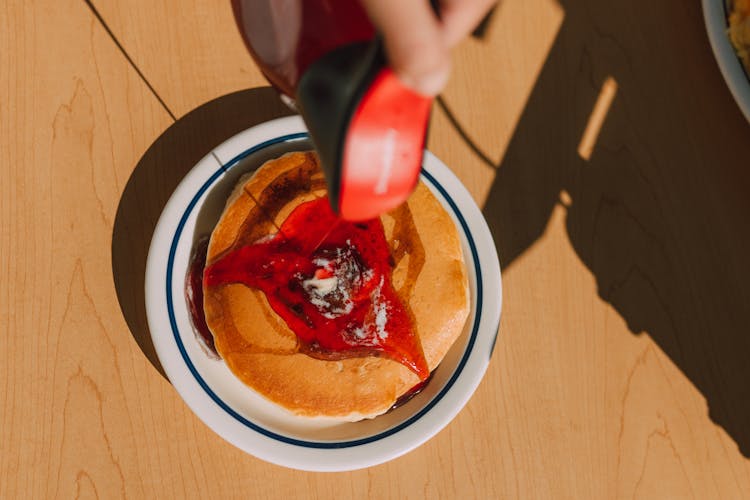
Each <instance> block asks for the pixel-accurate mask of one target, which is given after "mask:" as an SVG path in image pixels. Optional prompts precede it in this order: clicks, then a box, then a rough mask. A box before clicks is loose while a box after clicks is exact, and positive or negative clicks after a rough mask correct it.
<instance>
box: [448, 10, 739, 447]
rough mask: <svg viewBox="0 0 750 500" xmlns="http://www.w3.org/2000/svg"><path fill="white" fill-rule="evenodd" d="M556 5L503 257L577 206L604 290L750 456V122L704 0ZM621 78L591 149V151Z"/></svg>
mask: <svg viewBox="0 0 750 500" xmlns="http://www.w3.org/2000/svg"><path fill="white" fill-rule="evenodd" d="M559 3H560V5H561V7H562V8H563V9H564V11H565V18H564V22H563V24H562V26H561V28H560V31H559V32H558V35H557V38H556V40H555V43H554V46H553V47H552V49H551V51H550V53H549V55H548V58H547V60H546V62H545V64H544V67H543V69H542V72H541V73H540V76H539V78H538V80H537V82H536V84H535V87H534V89H533V91H532V94H531V96H530V98H529V100H528V103H527V105H526V107H525V109H524V112H523V115H522V117H521V119H520V121H519V123H518V125H517V128H516V130H515V132H514V135H513V138H512V140H511V142H510V144H509V147H508V149H507V152H506V154H505V157H504V158H503V159H502V161H501V164H500V165H499V166H498V173H497V176H496V179H495V181H494V182H493V185H492V187H491V190H490V193H489V198H488V199H487V202H486V205H485V207H484V214H485V216H486V218H487V220H488V222H489V224H490V227H491V229H492V231H493V234H494V236H495V241H496V244H497V247H498V252H499V255H500V257H501V260H502V264H503V266H504V267H505V268H507V267H508V266H510V265H512V263H513V261H514V260H515V259H516V258H517V257H518V256H519V255H520V254H521V253H523V252H524V251H525V250H526V249H528V248H529V247H530V246H531V245H532V244H533V243H534V241H536V240H537V239H538V238H539V237H540V236H541V235H542V233H543V232H544V230H545V228H546V226H547V223H548V221H549V217H550V213H551V211H552V209H553V208H554V206H555V205H556V204H558V203H561V204H562V205H563V206H565V210H566V212H567V215H566V225H567V231H568V235H569V238H570V241H571V243H572V246H573V247H574V248H575V251H576V252H577V254H578V256H579V257H580V259H581V260H582V262H583V263H584V264H585V265H586V266H587V267H588V268H589V269H590V270H591V272H592V273H593V274H594V275H595V277H596V282H597V286H598V293H599V295H600V296H601V298H602V299H603V300H605V301H607V302H608V303H610V304H611V305H612V306H613V307H614V308H615V309H616V310H617V311H618V313H619V314H620V315H621V316H622V317H623V318H624V319H625V321H626V322H627V325H628V327H629V329H630V330H631V331H632V332H633V333H634V334H639V333H641V332H647V333H648V335H649V336H650V337H652V338H653V339H654V341H655V342H656V343H657V344H658V345H659V346H660V348H661V349H662V350H663V351H664V352H665V353H666V354H667V355H668V356H669V357H670V358H671V359H672V361H673V362H674V363H675V364H676V365H677V366H678V367H679V368H680V369H681V370H682V371H683V372H684V373H685V375H686V376H687V377H688V378H689V379H690V380H691V381H692V383H693V384H694V385H695V386H696V387H697V388H698V389H699V390H700V391H701V393H702V394H703V395H704V396H705V398H706V400H707V403H708V408H709V414H710V417H711V418H712V419H713V421H714V422H715V423H717V424H718V425H720V426H722V427H723V428H724V429H725V430H726V432H727V433H728V434H729V435H730V436H731V437H732V439H734V441H735V442H736V443H737V444H738V446H739V449H740V451H741V453H742V454H743V455H745V456H746V457H748V456H750V425H748V424H750V362H748V357H749V356H750V307H749V306H748V304H750V292H749V290H750V287H749V284H750V127H749V126H748V123H747V122H746V121H745V119H744V118H743V117H742V115H741V113H740V111H739V110H738V109H737V106H736V105H735V103H734V102H733V100H732V98H731V96H730V94H729V92H728V90H727V88H726V86H725V84H724V82H723V81H722V79H721V76H720V74H719V71H718V68H717V66H716V63H715V61H714V60H713V57H712V55H711V50H710V46H709V44H708V40H707V38H706V35H705V28H704V25H703V19H702V14H701V9H700V2H683V1H681V0H665V1H663V2H652V1H650V0H636V1H633V0H617V1H610V2H599V1H598V0H560V2H559ZM498 71H502V69H501V68H500V69H498ZM605 82H607V83H605ZM613 82H614V85H613ZM615 87H616V91H615V92H614V100H613V101H612V103H611V107H609V110H608V113H607V112H606V109H605V114H606V117H605V118H604V122H603V126H602V127H601V131H600V133H599V134H598V140H597V141H596V142H595V144H594V148H593V152H592V153H591V155H590V156H589V155H588V154H587V153H586V152H585V150H586V148H585V147H583V153H579V152H578V150H579V149H581V146H582V143H581V139H582V137H583V136H584V135H585V134H584V131H585V130H587V128H589V122H590V115H591V114H592V110H593V109H594V108H595V107H596V106H595V103H597V101H599V102H600V104H601V103H602V102H603V103H604V108H606V107H607V106H606V102H607V97H608V96H609V97H612V90H613V88H615ZM604 94H608V95H604ZM448 104H449V103H448ZM448 108H449V106H448ZM600 109H601V106H600ZM456 120H458V118H456ZM461 121H463V122H464V123H469V122H470V119H469V118H468V117H466V118H464V119H463V120H461ZM594 122H595V120H594ZM595 128H596V127H594V129H595ZM590 131H591V130H590ZM463 134H464V135H465V136H466V137H465V139H470V135H471V134H470V133H469V132H467V131H463ZM472 147H476V145H474V146H472ZM475 153H476V151H475ZM480 153H481V150H480ZM482 155H483V154H481V155H480V157H481V156H482ZM483 156H484V157H485V158H486V156H487V155H483ZM585 156H588V160H586V159H584V157H585ZM538 306H539V307H540V308H541V307H543V304H539V305H538Z"/></svg>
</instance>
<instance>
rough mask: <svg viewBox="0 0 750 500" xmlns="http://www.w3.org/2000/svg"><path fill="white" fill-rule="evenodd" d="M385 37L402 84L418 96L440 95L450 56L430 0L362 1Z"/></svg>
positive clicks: (387, 51) (393, 64)
mask: <svg viewBox="0 0 750 500" xmlns="http://www.w3.org/2000/svg"><path fill="white" fill-rule="evenodd" d="M362 5H363V6H364V8H365V10H366V11H367V14H368V15H369V16H370V19H371V20H372V22H373V23H374V24H375V26H376V27H377V29H378V31H380V32H381V33H382V34H383V38H384V44H385V51H386V55H387V57H388V63H389V64H390V66H391V68H392V69H393V71H394V72H395V73H396V75H397V76H398V78H399V80H401V82H403V83H404V84H405V85H406V86H407V87H410V88H411V89H413V90H415V91H416V92H418V93H420V94H423V95H426V96H434V95H437V94H439V93H440V91H441V90H442V89H443V87H445V84H446V83H447V81H448V75H449V73H450V53H449V51H448V47H447V46H446V43H445V41H444V36H443V34H442V28H441V24H440V20H439V19H438V18H437V16H436V15H435V13H434V12H433V10H432V7H430V4H429V2H428V1H426V0H409V1H407V2H404V1H402V0H362Z"/></svg>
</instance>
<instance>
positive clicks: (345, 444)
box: [166, 132, 482, 449]
mask: <svg viewBox="0 0 750 500" xmlns="http://www.w3.org/2000/svg"><path fill="white" fill-rule="evenodd" d="M306 138H308V134H307V133H304V132H303V133H297V134H289V135H284V136H281V137H277V138H275V139H271V140H268V141H265V142H262V143H260V144H258V145H256V146H253V147H252V148H250V149H247V150H246V151H244V152H242V153H241V154H239V155H237V156H236V157H234V158H232V159H231V160H230V161H229V162H228V163H227V164H226V165H222V166H221V168H219V169H218V170H216V172H214V173H213V174H212V175H211V177H209V178H208V180H207V181H206V182H205V183H204V184H203V185H202V186H201V188H200V189H199V190H198V192H197V193H196V194H195V196H194V197H193V199H192V200H190V203H189V204H188V206H187V208H185V212H184V213H183V214H182V217H181V218H180V222H179V224H177V229H176V230H175V235H174V238H173V239H172V245H171V247H170V249H169V260H168V261H167V281H166V292H167V310H168V313H169V323H170V325H171V327H172V333H173V334H174V339H175V342H176V343H177V347H178V348H179V350H180V354H181V355H182V358H183V359H184V360H185V364H186V365H187V366H188V368H189V369H190V372H191V373H192V374H193V376H194V377H195V380H196V381H197V382H198V384H200V386H201V387H202V388H203V390H204V391H206V394H208V395H209V396H210V397H211V399H213V400H214V402H215V403H216V404H217V405H218V406H219V407H220V408H221V409H222V410H224V411H225V412H227V413H228V414H229V415H231V416H232V417H233V418H234V419H235V420H237V421H238V422H241V423H242V424H244V425H245V426H247V427H249V428H250V429H252V430H254V431H255V432H258V433H260V434H263V435H264V436H266V437H269V438H272V439H275V440H277V441H280V442H282V443H287V444H291V445H295V446H302V447H305V448H322V449H335V448H350V447H353V446H361V445H364V444H368V443H372V442H374V441H378V440H380V439H383V438H386V437H388V436H391V435H393V434H396V433H397V432H400V431H401V430H403V429H405V428H406V427H408V426H410V425H411V424H413V423H414V422H416V421H417V420H419V419H420V418H422V417H423V416H424V415H425V414H426V413H427V412H429V411H430V409H431V408H432V407H434V406H435V405H436V404H437V403H438V402H439V401H440V400H441V399H442V398H443V396H445V395H446V394H447V393H448V391H449V390H450V388H451V387H452V386H453V384H454V383H455V382H456V380H457V379H458V377H459V375H460V374H461V372H462V371H463V369H464V366H465V365H466V363H467V361H468V359H469V355H470V354H471V351H472V349H473V347H474V342H475V341H476V337H477V333H478V331H479V323H480V319H481V317H482V269H481V266H480V264H479V255H478V254H477V249H476V245H475V244H474V238H473V237H472V235H471V231H470V230H469V226H468V224H467V223H466V220H465V219H464V217H463V215H462V214H461V211H460V210H459V209H458V206H457V205H456V203H455V202H454V201H453V199H452V198H451V197H450V195H449V194H448V192H447V191H446V190H445V188H443V186H441V185H440V183H438V182H437V180H436V179H435V178H434V177H433V176H432V175H431V174H430V173H429V172H427V171H426V170H424V169H422V176H423V177H424V178H425V179H427V181H429V182H430V184H432V185H433V186H434V187H435V189H437V190H438V191H439V192H440V194H441V195H442V196H443V197H444V198H445V200H446V201H447V202H448V205H449V206H450V207H451V210H453V213H454V214H455V215H456V217H457V218H458V221H459V223H460V224H461V228H462V229H463V231H464V233H465V234H466V238H467V240H468V242H469V247H470V249H471V256H472V260H473V262H474V268H475V269H476V280H477V311H476V315H475V317H474V325H473V326H472V330H471V336H470V338H469V345H468V346H467V347H466V351H464V355H463V357H462V358H461V361H460V362H459V364H458V367H457V368H456V371H455V372H453V375H452V376H451V378H450V380H448V382H447V383H446V385H445V387H443V389H442V390H441V391H440V393H439V394H438V395H437V396H435V397H434V398H433V399H432V400H431V401H430V402H429V403H428V404H427V405H426V406H425V407H424V408H422V410H420V411H419V413H417V414H415V415H413V416H412V417H411V418H409V419H408V420H406V421H404V422H402V423H400V424H399V425H397V426H395V427H392V428H390V429H388V430H387V431H384V432H381V433H379V434H376V435H374V436H370V437H367V438H363V439H356V440H352V441H337V442H318V441H304V440H300V439H294V438H290V437H288V436H283V435H281V434H277V433H275V432H272V431H269V430H268V429H264V428H263V427H261V426H259V425H258V424H255V423H253V422H251V421H250V420H248V419H246V418H245V417H243V416H242V415H240V414H239V413H237V412H236V411H235V410H233V409H232V408H231V407H230V406H229V405H228V404H227V403H225V402H224V401H223V400H222V399H221V398H220V397H219V396H217V395H216V393H215V392H214V391H213V390H211V388H210V387H209V386H208V384H206V381H205V380H203V377H201V376H200V374H199V373H198V370H196V368H195V366H194V365H193V362H192V361H191V360H190V357H189V356H188V354H187V351H186V350H185V346H184V345H183V343H182V340H181V338H180V334H179V330H178V328H177V321H176V320H175V313H174V302H173V297H172V286H171V284H172V274H173V273H172V268H173V267H174V257H175V253H176V251H177V243H178V241H179V240H180V236H181V235H182V231H183V229H184V228H185V223H186V222H187V219H188V217H189V216H190V213H191V212H192V211H193V209H195V206H196V204H197V203H198V200H199V199H200V197H201V196H202V195H203V194H204V193H205V192H206V191H207V190H208V189H209V188H210V187H211V185H212V184H213V183H214V182H216V180H217V179H218V178H219V177H221V175H222V174H224V173H225V172H226V171H228V170H229V169H230V168H232V167H233V166H235V165H236V164H237V163H238V162H239V161H240V160H242V159H243V158H246V157H247V156H249V155H251V154H253V153H256V152H258V151H260V150H262V149H264V148H267V147H269V146H272V145H274V144H278V143H281V142H287V141H293V140H298V139H306Z"/></svg>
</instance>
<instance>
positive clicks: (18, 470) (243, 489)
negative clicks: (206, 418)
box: [0, 0, 750, 499]
mask: <svg viewBox="0 0 750 500" xmlns="http://www.w3.org/2000/svg"><path fill="white" fill-rule="evenodd" d="M698 4H699V3H698V2H681V1H679V0H666V1H663V2H649V1H647V0H636V1H632V0H630V1H626V0H614V1H612V2H596V1H594V0H559V1H558V0H505V1H503V2H502V4H501V6H500V7H499V8H498V10H497V12H496V13H495V15H494V16H493V18H492V20H491V22H490V24H489V27H488V29H487V31H486V33H485V36H484V38H482V39H474V40H468V41H466V42H465V43H464V44H463V45H462V46H461V47H460V48H459V49H458V50H457V51H456V53H455V54H454V73H453V76H452V79H451V82H450V85H449V88H448V89H447V90H446V92H445V94H444V95H443V100H442V103H441V105H438V106H436V108H435V112H434V116H433V124H432V127H431V131H430V139H429V144H430V149H432V150H433V151H434V152H435V153H437V154H438V156H439V157H441V158H442V159H443V160H445V161H446V163H448V164H449V165H450V166H451V167H452V168H453V169H454V171H455V172H456V174H457V175H458V176H459V177H460V178H461V179H462V181H463V182H464V183H465V184H466V185H467V187H468V188H469V190H470V192H471V193H472V194H473V195H474V197H475V199H476V200H477V201H478V203H479V204H480V205H481V206H483V210H484V213H485V216H486V217H487V219H488V223H489V225H490V227H491V229H492V230H493V233H494V236H495V239H496V243H497V246H498V251H499V253H500V258H501V262H502V264H503V266H504V273H503V278H504V283H503V285H504V304H503V318H502V325H501V335H500V338H499V340H498V343H497V347H496V349H495V352H494V355H493V358H492V363H491V364H490V368H489V370H488V372H487V375H486V377H485V379H484V380H483V382H482V384H481V385H480V387H479V389H478V391H477V392H476V394H475V396H474V397H473V398H472V400H471V401H470V402H469V404H468V405H467V406H466V408H465V409H464V410H463V411H462V412H461V413H460V414H459V415H458V417H457V418H456V419H455V420H454V421H453V422H452V423H451V424H450V425H449V426H448V427H447V428H446V429H444V430H443V431H442V432H440V433H439V434H438V435H437V436H436V437H435V438H433V439H431V440H430V441H429V442H427V443H426V444H425V445H423V446H422V447H420V448H419V449H417V450H415V451H413V452H411V453H409V454H407V455H405V456H403V457H401V458H399V459H397V460H394V461H392V462H390V463H387V464H383V465H381V466H377V467H373V468H371V469H367V470H361V471H355V472H351V473H340V474H313V473H304V472H298V471H292V470H288V469H284V468H281V467H277V466H273V465H270V464H267V463H264V462H262V461H260V460H258V459H255V458H254V457H252V456H249V455H246V454H244V453H242V452H240V451H239V450H237V449H235V448H234V447H233V446H231V445H229V444H227V443H225V442H224V441H222V440H221V439H220V438H218V437H217V436H216V435H215V434H214V433H213V432H212V431H211V430H210V429H208V428H207V427H206V426H205V425H204V424H203V423H202V422H201V421H200V420H198V419H197V418H196V417H195V416H194V415H193V414H192V413H191V412H190V411H189V410H188V409H187V407H186V406H185V404H184V403H183V402H182V400H181V399H180V398H179V396H178V395H177V394H176V392H175V391H174V389H173V388H172V387H171V386H170V385H169V383H168V382H167V381H166V380H165V378H164V377H163V376H162V375H161V374H160V372H159V369H158V361H157V360H156V358H155V356H154V353H153V347H151V346H150V344H149V341H148V331H147V329H146V327H145V316H144V314H145V313H144V311H143V304H142V298H141V295H140V294H141V292H140V290H142V276H141V273H142V267H143V265H144V262H145V252H146V249H147V245H148V241H149V239H150V234H151V231H153V226H154V224H155V221H156V218H157V217H158V214H159V212H160V210H161V207H162V206H163V204H164V203H165V201H166V197H168V195H169V193H171V190H172V189H173V188H174V186H175V185H176V183H177V182H178V181H179V179H180V178H181V177H182V175H184V172H186V171H187V169H189V168H190V166H192V164H193V163H194V162H195V160H196V159H197V158H200V156H202V155H203V154H205V153H206V152H207V151H208V150H210V148H211V147H212V146H214V145H215V144H218V143H219V142H221V141H222V140H223V139H225V138H227V137H229V136H230V135H232V134H233V133H235V132H237V131H239V130H241V129H242V128H244V127H247V126H250V125H252V124H254V123H257V122H259V121H263V120H266V119H269V118H271V117H273V116H279V115H280V114H283V113H284V112H285V111H284V110H283V108H281V107H280V106H279V105H278V102H277V101H276V100H275V98H274V97H273V94H272V93H271V92H269V91H268V90H264V89H260V88H258V87H264V86H265V82H264V80H263V78H262V76H261V75H260V73H259V72H258V71H257V69H256V68H255V67H254V66H253V65H252V62H251V60H250V58H249V57H248V56H247V54H246V53H245V51H244V48H243V46H242V44H241V41H240V38H239V35H238V34H237V33H236V31H235V27H234V24H233V20H232V18H231V12H230V10H229V5H228V2H226V3H224V2H221V3H216V2H209V1H206V0H191V1H190V2H187V3H186V2H175V1H174V0H160V1H158V2H145V1H142V0H138V1H133V2H126V3H124V2H114V1H111V0H99V1H96V2H94V3H93V5H94V6H95V7H96V9H97V10H98V11H99V13H100V14H101V16H102V19H103V21H104V22H105V23H107V25H108V26H109V27H110V28H111V31H112V34H113V36H114V37H115V38H116V39H117V41H118V42H119V43H120V44H121V46H122V47H123V49H124V50H125V51H126V52H127V53H128V54H129V55H130V57H131V58H132V61H133V63H134V64H135V65H136V66H137V67H138V68H139V70H140V72H141V73H142V75H143V76H144V77H145V78H146V79H147V80H148V82H149V83H150V84H151V86H152V87H153V89H154V90H155V92H156V93H157V94H158V96H159V97H160V98H161V99H162V101H163V102H164V104H165V105H166V107H167V108H168V109H169V110H170V111H171V112H172V113H173V114H174V115H175V116H176V117H177V118H179V120H178V121H177V123H174V121H173V120H172V119H171V118H170V116H169V114H168V112H167V111H166V110H165V109H164V108H163V107H162V105H161V104H160V102H159V100H158V99H157V98H156V97H155V96H154V95H153V94H152V92H151V91H150V90H149V88H148V86H147V85H146V84H145V83H144V82H143V80H142V79H141V78H140V77H139V75H138V73H137V72H136V71H135V70H134V69H133V67H132V66H131V65H130V64H129V63H128V61H127V60H126V59H125V58H124V56H123V54H122V52H121V51H120V50H119V49H118V47H117V45H116V44H115V43H114V42H113V40H112V38H111V37H110V36H109V35H108V33H107V32H106V31H105V30H104V28H103V27H102V25H101V24H100V22H99V21H98V20H97V19H96V17H95V16H94V15H93V13H92V11H91V10H90V9H89V8H88V7H87V5H86V3H85V2H83V1H73V0H70V1H64V2H20V1H11V2H6V3H4V4H3V5H2V6H0V68H2V70H0V272H1V273H2V275H3V278H2V279H1V280H0V359H1V360H2V367H1V368H0V498H50V497H62V498H70V497H79V496H81V497H89V498H90V497H100V498H117V497H132V498H142V497H152V498H172V497H200V498H213V497H216V498H247V497H252V498H277V497H283V498H287V497H311V498H332V497H333V498H338V497H345V498H459V497H470V498H595V499H599V498H659V499H661V498H750V461H749V460H748V456H750V434H749V433H750V430H748V425H747V424H748V422H750V407H749V406H748V401H750V393H748V390H750V389H749V388H750V384H748V381H749V380H750V364H748V363H746V362H745V360H746V358H747V353H748V352H750V335H748V331H750V312H747V311H746V309H747V307H746V304H747V303H748V301H749V299H750V296H749V295H748V287H747V283H748V282H749V281H750V262H748V261H747V259H746V256H747V255H748V254H750V223H749V222H748V220H750V219H748V217H747V214H748V213H750V197H749V196H748V195H747V193H748V192H750V169H748V166H750V125H748V123H747V122H746V121H744V119H743V118H742V116H741V114H740V112H739V111H738V110H737V108H736V106H735V105H734V103H733V101H732V100H731V96H730V95H729V93H728V91H727V89H726V86H725V85H724V83H723V81H722V80H721V77H720V75H719V73H718V69H717V67H716V64H715V62H714V61H713V59H712V56H711V53H710V49H709V47H708V42H707V39H706V36H705V31H704V28H703V25H702V18H701V12H700V8H699V5H698ZM610 78H611V79H612V80H613V81H615V82H616V84H617V91H616V94H615V96H614V99H613V101H612V105H611V107H610V108H609V110H608V112H607V113H606V116H605V117H604V120H603V122H602V124H603V125H602V128H601V131H600V132H599V134H598V139H597V141H596V142H595V143H594V145H593V150H592V154H591V156H590V158H589V159H588V160H585V159H583V158H581V157H580V156H579V155H578V153H577V148H578V145H579V142H580V140H581V137H582V135H583V134H584V131H585V129H586V126H587V123H588V122H589V117H590V114H591V112H592V110H593V109H594V108H595V104H596V102H597V97H598V95H599V93H600V91H601V89H602V87H603V85H604V84H605V82H606V81H608V79H610ZM248 89H249V90H248ZM126 270H132V271H131V273H130V275H128V274H127V273H126V272H125V271H126Z"/></svg>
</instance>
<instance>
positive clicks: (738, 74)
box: [703, 0, 750, 121]
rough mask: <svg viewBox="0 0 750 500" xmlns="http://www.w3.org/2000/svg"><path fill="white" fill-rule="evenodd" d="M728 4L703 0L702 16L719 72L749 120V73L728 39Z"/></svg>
mask: <svg viewBox="0 0 750 500" xmlns="http://www.w3.org/2000/svg"><path fill="white" fill-rule="evenodd" d="M728 4H729V1H728V0H703V17H704V19H705V21H706V30H707V31H708V39H709V40H710V41H711V48H712V49H713V51H714V56H715V57H716V61H717V62H718V63H719V69H720V70H721V74H722V76H723V77H724V80H725V81H726V82H727V85H728V86H729V90H730V91H731V92H732V95H733V96H734V100H735V101H737V105H738V106H739V107H740V109H741V110H742V112H743V113H744V114H745V118H747V120H748V121H750V75H748V74H747V72H746V71H745V68H744V66H743V65H742V62H741V61H740V59H739V58H738V57H737V53H736V52H735V50H734V47H733V46H732V42H730V41H729V34H728V32H727V30H729V19H728V17H729V6H728Z"/></svg>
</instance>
